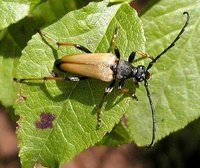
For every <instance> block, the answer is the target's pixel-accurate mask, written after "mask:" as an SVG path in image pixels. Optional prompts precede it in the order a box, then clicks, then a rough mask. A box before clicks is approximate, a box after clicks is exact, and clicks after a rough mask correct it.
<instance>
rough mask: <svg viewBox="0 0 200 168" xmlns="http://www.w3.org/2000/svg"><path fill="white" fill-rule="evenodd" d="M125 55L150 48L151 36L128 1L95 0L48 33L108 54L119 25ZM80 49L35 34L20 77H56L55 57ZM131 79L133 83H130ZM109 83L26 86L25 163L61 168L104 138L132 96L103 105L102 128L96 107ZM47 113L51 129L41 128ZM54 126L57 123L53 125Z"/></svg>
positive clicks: (115, 96) (116, 96) (21, 135)
mask: <svg viewBox="0 0 200 168" xmlns="http://www.w3.org/2000/svg"><path fill="white" fill-rule="evenodd" d="M117 27H118V28H119V36H118V40H117V42H118V46H119V49H120V52H121V57H122V59H123V58H124V59H127V57H128V56H129V54H130V52H131V51H133V50H144V42H145V38H144V35H143V29H142V24H141V22H140V20H139V18H138V16H137V13H136V12H135V11H134V10H133V9H132V8H131V7H130V6H129V5H128V4H127V3H123V4H117V5H113V6H110V5H109V6H108V1H103V2H100V3H90V4H89V5H88V6H87V7H85V8H83V9H81V10H77V11H73V12H70V13H68V14H67V15H65V16H64V17H63V18H62V19H61V20H59V21H58V22H56V23H55V24H53V25H51V26H49V27H47V28H45V29H44V30H42V32H44V33H46V34H48V35H49V36H51V37H53V38H55V39H57V40H59V41H65V42H73V43H80V44H81V45H84V46H85V47H87V48H89V49H90V50H91V51H94V52H107V51H108V49H109V47H110V42H111V39H112V36H113V33H114V30H115V29H116V28H117ZM75 53H80V51H77V50H76V49H74V48H71V47H60V48H59V50H57V46H56V44H54V43H52V42H51V41H48V39H47V41H45V40H44V39H43V38H41V36H39V35H38V34H37V35H35V36H33V38H32V40H31V41H29V43H28V46H27V47H26V48H25V49H24V50H23V54H22V57H21V59H20V65H19V68H18V73H17V77H22V78H26V77H28V78H29V77H44V76H50V72H51V70H52V69H53V64H54V61H55V59H57V58H58V57H59V58H60V57H62V56H63V55H67V54H75ZM130 83H132V82H131V81H130ZM106 86H108V83H105V82H102V81H98V80H94V79H90V80H85V81H80V82H65V81H57V82H55V81H46V82H43V81H41V82H40V81H38V82H36V81H35V82H34V81H33V82H29V83H27V84H23V85H22V94H23V95H24V96H26V98H27V99H26V100H25V101H22V102H18V103H17V104H16V105H15V108H16V112H17V113H18V114H19V115H20V117H21V120H20V121H19V129H18V131H17V134H18V139H19V146H20V158H21V163H22V166H23V167H33V165H34V164H35V163H41V164H43V165H45V166H48V167H58V165H60V164H62V163H63V162H64V161H66V160H70V159H71V158H72V157H74V155H76V154H78V153H79V152H81V151H82V150H84V149H85V148H87V147H89V146H91V145H94V144H95V143H97V142H98V141H100V140H101V139H102V138H103V136H104V135H105V133H106V132H110V131H111V130H112V128H113V127H114V125H115V124H116V123H118V122H119V121H120V118H121V117H122V115H123V114H124V113H125V112H126V111H127V109H128V106H129V101H130V100H131V99H130V98H129V97H127V96H124V95H123V94H121V93H120V92H119V91H118V90H117V89H115V90H114V91H113V93H112V94H110V95H108V96H107V98H106V101H105V103H104V107H103V113H102V127H101V128H100V129H98V128H97V121H96V106H98V103H99V101H100V99H101V97H102V95H103V92H104V89H105V87H106ZM42 117H44V118H45V117H46V118H47V119H48V120H51V121H52V120H53V121H52V123H51V122H49V125H48V126H49V127H51V126H52V128H47V129H39V128H37V126H41V121H40V118H42ZM51 124H52V125H51Z"/></svg>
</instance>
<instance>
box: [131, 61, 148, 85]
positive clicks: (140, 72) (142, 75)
mask: <svg viewBox="0 0 200 168" xmlns="http://www.w3.org/2000/svg"><path fill="white" fill-rule="evenodd" d="M136 69H137V71H136V73H135V75H134V78H135V79H136V81H137V82H142V81H144V80H145V79H147V80H148V79H149V78H150V73H149V72H148V71H147V70H146V68H145V66H143V65H139V66H137V67H136Z"/></svg>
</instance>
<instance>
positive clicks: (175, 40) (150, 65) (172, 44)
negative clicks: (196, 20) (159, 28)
mask: <svg viewBox="0 0 200 168" xmlns="http://www.w3.org/2000/svg"><path fill="white" fill-rule="evenodd" d="M183 14H184V15H185V14H186V15H187V20H186V22H185V24H184V26H183V28H182V29H181V31H180V32H179V34H178V35H177V36H176V38H175V39H174V41H173V42H172V43H171V44H170V45H169V46H168V47H167V48H166V49H164V50H163V52H161V53H160V54H158V55H157V56H156V58H154V59H153V61H151V62H150V63H149V65H148V66H147V70H149V69H150V68H151V67H152V65H153V64H154V63H155V62H156V61H157V60H158V59H159V58H160V57H161V56H162V55H163V54H164V53H166V52H167V51H168V50H169V49H170V48H172V47H173V46H174V45H175V43H176V42H177V41H178V39H179V38H180V36H181V34H182V33H183V32H184V31H185V28H186V27H187V25H188V21H189V19H190V16H189V13H188V12H183Z"/></svg>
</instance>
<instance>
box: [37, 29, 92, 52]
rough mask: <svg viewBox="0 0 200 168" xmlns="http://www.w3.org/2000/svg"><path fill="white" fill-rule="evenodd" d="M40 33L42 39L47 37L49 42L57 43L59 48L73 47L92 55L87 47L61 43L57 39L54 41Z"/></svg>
mask: <svg viewBox="0 0 200 168" xmlns="http://www.w3.org/2000/svg"><path fill="white" fill-rule="evenodd" d="M38 33H39V34H40V35H41V36H42V37H45V38H47V39H48V40H50V41H52V42H54V43H56V44H57V45H58V47H60V46H73V47H75V48H77V49H78V50H81V51H83V52H86V53H92V52H91V51H90V50H89V49H87V48H86V47H84V46H82V45H80V44H74V43H68V42H59V41H57V40H55V39H53V38H52V37H49V36H48V35H46V34H44V33H42V32H41V31H38Z"/></svg>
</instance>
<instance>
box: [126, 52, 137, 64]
mask: <svg viewBox="0 0 200 168" xmlns="http://www.w3.org/2000/svg"><path fill="white" fill-rule="evenodd" d="M135 54H136V53H135V52H134V51H133V52H132V53H131V54H130V55H129V57H128V62H130V63H132V62H133V60H134V59H135Z"/></svg>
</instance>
